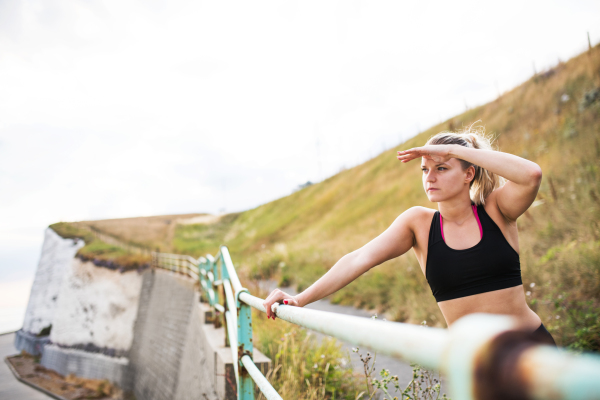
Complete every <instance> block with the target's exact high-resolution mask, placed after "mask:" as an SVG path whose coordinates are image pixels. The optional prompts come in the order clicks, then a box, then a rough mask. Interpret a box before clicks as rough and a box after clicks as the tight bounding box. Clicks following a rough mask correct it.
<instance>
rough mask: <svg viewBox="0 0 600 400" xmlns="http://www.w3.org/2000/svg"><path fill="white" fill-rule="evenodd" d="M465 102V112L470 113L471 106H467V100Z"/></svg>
mask: <svg viewBox="0 0 600 400" xmlns="http://www.w3.org/2000/svg"><path fill="white" fill-rule="evenodd" d="M464 101H465V110H467V111H469V106H468V105H467V99H464Z"/></svg>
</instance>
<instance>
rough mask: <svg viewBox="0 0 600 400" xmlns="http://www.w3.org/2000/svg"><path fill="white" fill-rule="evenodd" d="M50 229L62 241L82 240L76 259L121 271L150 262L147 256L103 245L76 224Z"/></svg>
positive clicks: (59, 223)
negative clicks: (83, 243)
mask: <svg viewBox="0 0 600 400" xmlns="http://www.w3.org/2000/svg"><path fill="white" fill-rule="evenodd" d="M50 228H51V229H52V230H54V231H55V232H56V233H57V234H58V235H59V236H61V237H62V238H64V239H75V238H77V239H82V240H83V241H84V242H85V246H83V247H82V248H80V249H79V250H78V251H77V254H76V257H78V258H80V259H82V260H84V261H93V262H95V263H96V264H98V265H102V266H108V267H110V268H113V269H120V270H123V271H127V270H132V269H138V268H140V267H145V266H148V265H150V262H151V261H152V259H151V257H150V256H148V255H142V254H134V253H131V252H129V251H127V250H125V249H123V248H122V247H119V246H115V245H112V244H108V243H105V242H103V241H101V240H99V239H97V238H96V237H95V235H94V234H93V233H92V232H91V231H90V230H88V229H84V228H81V227H79V226H77V224H73V223H67V222H58V223H55V224H52V225H50Z"/></svg>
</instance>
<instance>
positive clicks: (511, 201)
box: [398, 144, 542, 221]
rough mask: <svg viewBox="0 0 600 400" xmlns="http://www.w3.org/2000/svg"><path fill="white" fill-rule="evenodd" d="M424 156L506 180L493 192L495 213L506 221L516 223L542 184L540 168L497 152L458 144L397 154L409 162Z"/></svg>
mask: <svg viewBox="0 0 600 400" xmlns="http://www.w3.org/2000/svg"><path fill="white" fill-rule="evenodd" d="M417 157H427V158H430V159H432V160H434V161H435V162H445V161H447V160H448V159H449V158H459V159H462V160H465V161H468V162H470V163H473V164H475V165H478V166H480V167H481V168H484V169H486V170H488V171H490V172H493V173H495V174H497V175H500V176H502V177H503V178H506V179H507V180H508V182H506V184H504V186H502V187H501V188H498V189H496V190H495V191H494V193H495V198H496V205H497V207H498V210H499V211H500V212H501V213H502V215H504V218H506V219H507V220H509V221H516V219H517V218H518V217H519V216H520V215H522V214H523V213H524V212H525V211H527V209H528V208H529V206H530V205H531V203H533V201H534V200H535V196H536V195H537V192H538V189H539V187H540V184H541V182H542V169H541V168H540V166H539V165H537V164H536V163H534V162H533V161H529V160H526V159H524V158H522V157H519V156H515V155H513V154H510V153H503V152H501V151H496V150H484V149H473V148H470V147H464V146H460V145H452V144H451V145H444V144H442V145H427V146H423V147H415V148H413V149H409V150H405V151H400V152H398V159H399V160H401V161H402V162H408V161H410V160H413V159H415V158H417Z"/></svg>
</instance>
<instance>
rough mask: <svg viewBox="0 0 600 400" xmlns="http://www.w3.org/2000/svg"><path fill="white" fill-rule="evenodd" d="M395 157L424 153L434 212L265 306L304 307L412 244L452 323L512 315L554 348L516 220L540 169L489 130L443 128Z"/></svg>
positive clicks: (407, 220)
mask: <svg viewBox="0 0 600 400" xmlns="http://www.w3.org/2000/svg"><path fill="white" fill-rule="evenodd" d="M397 158H398V160H400V161H401V162H402V163H408V162H410V161H412V160H414V159H418V158H420V159H421V170H422V179H423V189H424V190H425V193H426V194H427V197H428V198H429V201H431V202H433V203H437V208H438V209H437V210H434V209H431V208H425V207H419V206H416V207H411V208H409V209H408V210H406V211H404V212H403V213H402V214H400V215H399V216H398V217H397V218H396V220H395V221H394V222H393V223H392V224H391V226H390V227H389V228H388V229H386V230H385V231H384V232H383V233H381V234H380V235H379V236H377V237H376V238H375V239H373V240H371V241H370V242H369V243H367V244H366V245H364V246H363V247H361V248H360V249H357V250H355V251H353V252H351V253H349V254H346V255H345V256H343V257H342V258H341V259H340V260H339V261H338V262H337V263H336V264H335V265H334V266H333V267H332V268H331V269H330V270H329V271H327V273H326V274H324V275H323V276H322V277H321V278H319V280H317V281H316V282H315V283H313V284H312V285H311V286H310V287H308V288H307V289H306V290H304V291H303V292H302V293H299V294H297V295H295V296H291V295H289V294H287V293H285V292H283V291H281V290H279V289H275V290H273V291H272V292H271V293H270V294H269V296H268V297H267V299H266V300H265V302H264V303H263V304H264V306H265V308H266V310H267V315H268V316H269V317H270V318H273V319H275V314H274V313H273V312H272V311H271V305H272V304H274V303H275V302H277V303H284V304H289V305H293V306H297V307H303V306H305V305H306V304H309V303H312V302H314V301H317V300H319V299H322V298H323V297H325V296H327V295H329V294H331V293H334V292H336V291H337V290H339V289H341V288H343V287H344V286H346V285H347V284H348V283H350V282H352V281H353V280H354V279H356V278H358V277H359V276H360V275H362V274H363V273H365V272H366V271H368V270H369V269H371V268H373V267H375V266H376V265H379V264H381V263H383V262H384V261H387V260H390V259H392V258H395V257H398V256H400V255H402V254H404V253H406V252H407V251H409V250H410V249H411V248H412V249H413V251H414V253H415V255H416V257H417V260H418V261H419V264H420V265H421V270H422V271H423V274H424V275H425V277H426V279H427V282H428V283H429V286H430V287H431V291H432V293H433V296H434V297H435V299H436V301H437V304H438V306H439V307H440V310H441V312H442V314H443V315H444V318H445V320H446V323H447V325H448V326H451V325H452V323H454V321H456V320H457V319H459V318H461V317H463V316H465V315H467V314H471V313H475V312H484V313H492V314H504V315H510V316H513V317H515V318H516V320H517V321H518V324H519V326H520V327H521V328H522V329H525V330H529V331H531V332H535V334H536V335H537V336H539V337H540V338H542V339H543V340H545V341H547V342H548V343H550V344H555V342H554V339H553V338H552V335H551V334H550V333H549V332H548V330H547V329H546V328H545V327H544V325H543V324H542V321H541V319H540V317H539V316H538V315H537V314H536V313H535V312H533V311H532V310H531V309H530V308H529V306H528V305H527V302H526V300H525V294H524V290H523V284H522V280H521V269H520V261H519V235H518V231H517V218H519V216H521V215H522V214H523V213H524V212H525V211H526V210H527V209H528V208H529V206H530V205H531V203H533V201H534V199H535V197H536V194H537V192H538V189H539V187H540V183H541V181H542V170H541V169H540V167H539V166H538V165H537V164H536V163H534V162H532V161H529V160H526V159H524V158H521V157H518V156H515V155H513V154H509V153H503V152H501V151H496V150H494V149H493V148H492V146H491V141H490V139H489V138H488V137H487V136H486V135H485V134H484V132H483V129H482V128H480V129H473V128H472V126H471V127H469V128H467V129H465V130H464V131H463V132H460V133H453V132H442V133H439V134H437V135H434V136H432V137H431V138H430V139H429V140H428V141H427V143H425V145H424V146H422V147H415V148H412V149H408V150H403V151H399V152H398V155H397Z"/></svg>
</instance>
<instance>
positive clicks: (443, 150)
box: [396, 144, 454, 163]
mask: <svg viewBox="0 0 600 400" xmlns="http://www.w3.org/2000/svg"><path fill="white" fill-rule="evenodd" d="M452 146H454V145H452V144H430V145H427V146H422V147H414V148H412V149H408V150H403V151H399V152H398V156H396V158H397V159H398V160H400V161H402V162H403V163H405V162H409V161H410V160H414V159H415V158H418V157H423V158H425V159H427V160H433V162H436V163H443V162H447V161H448V160H449V159H451V158H452V157H451V156H450V150H451V149H452Z"/></svg>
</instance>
